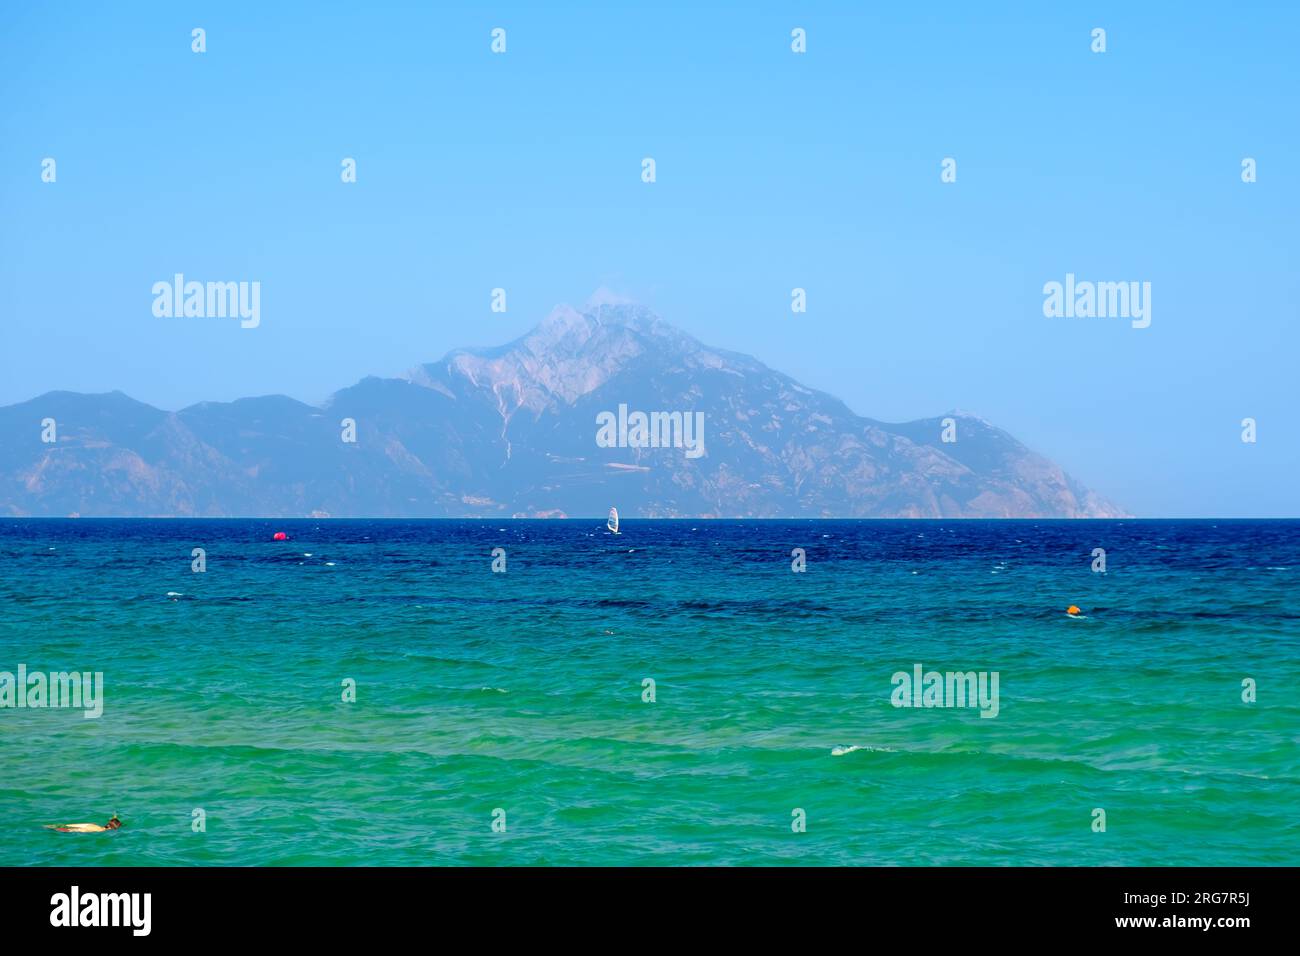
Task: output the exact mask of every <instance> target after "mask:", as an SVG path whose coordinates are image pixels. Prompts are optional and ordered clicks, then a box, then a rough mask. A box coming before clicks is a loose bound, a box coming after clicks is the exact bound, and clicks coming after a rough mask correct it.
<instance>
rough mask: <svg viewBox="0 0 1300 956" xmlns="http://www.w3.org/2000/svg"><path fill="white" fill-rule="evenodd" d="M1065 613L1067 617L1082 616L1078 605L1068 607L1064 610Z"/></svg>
mask: <svg viewBox="0 0 1300 956" xmlns="http://www.w3.org/2000/svg"><path fill="white" fill-rule="evenodd" d="M1065 613H1066V614H1069V615H1075V614H1082V613H1083V612H1082V611H1080V610H1079V605H1077V604H1071V605H1070V606H1069V607H1067V608H1066V609H1065Z"/></svg>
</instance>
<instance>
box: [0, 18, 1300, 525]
mask: <svg viewBox="0 0 1300 956" xmlns="http://www.w3.org/2000/svg"><path fill="white" fill-rule="evenodd" d="M543 6H544V7H545V9H542V7H543ZM635 6H636V7H637V9H635V10H634V9H632V7H633V5H632V4H630V3H620V4H613V3H597V2H592V3H583V4H577V3H547V4H545V5H542V4H536V3H529V4H493V3H471V2H463V3H409V4H401V5H388V4H369V3H357V4H324V3H310V4H306V3H304V4H292V3H248V4H243V3H210V4H207V3H198V4H175V3H157V4H154V3H130V4H112V5H109V4H98V3H96V4H92V3H60V4H44V5H40V4H5V5H4V7H3V9H2V10H0V97H2V99H0V102H2V103H3V107H0V321H2V322H3V328H2V329H0V403H3V404H8V403H11V402H15V401H21V400H25V399H28V398H31V397H33V396H35V395H37V394H40V393H42V392H45V391H48V390H50V389H55V388H66V389H76V390H81V391H107V390H111V389H119V388H120V389H122V390H124V391H126V392H128V393H129V394H131V395H133V396H135V397H137V398H139V399H141V400H144V401H148V402H151V403H153V404H156V405H159V406H162V407H165V408H179V407H182V406H184V405H186V404H189V403H192V402H196V401H200V400H203V399H231V398H235V397H239V396H242V395H255V394H266V393H271V392H284V393H286V394H289V395H293V396H295V397H297V398H301V399H304V400H307V401H319V400H321V399H322V398H324V397H325V396H326V395H327V394H328V393H330V392H332V391H333V390H335V389H337V388H340V387H343V386H345V385H348V384H351V383H352V382H354V381H356V380H357V379H359V378H360V377H362V376H363V375H367V374H380V375H393V374H398V373H400V372H402V371H403V370H405V369H406V368H409V367H410V366H412V365H415V364H417V363H419V362H423V361H430V360H433V359H436V358H439V357H441V355H442V354H443V353H445V352H446V351H447V350H449V349H451V348H455V347H458V346H464V345H492V344H498V343H501V342H504V341H506V340H507V339H509V338H512V337H514V336H516V335H518V334H520V333H522V332H524V331H525V330H526V329H527V328H529V327H531V325H533V324H534V323H535V322H536V321H537V320H538V319H540V318H541V317H542V316H543V315H544V314H545V313H546V312H547V311H549V310H550V308H551V307H552V306H553V305H554V304H556V303H558V302H572V303H575V304H579V303H581V302H582V301H583V300H584V299H586V297H587V296H588V295H589V294H590V293H591V292H592V291H593V290H594V289H595V288H597V287H598V286H608V287H610V288H611V289H614V290H615V291H617V292H620V293H622V294H624V295H627V296H629V297H632V298H635V299H637V300H639V301H642V302H644V303H646V304H647V305H650V306H651V307H653V308H655V309H656V310H658V311H659V312H660V313H661V314H662V315H663V316H664V317H665V318H667V319H668V320H669V321H671V322H673V323H675V324H677V325H679V326H681V327H682V328H684V329H686V330H687V331H689V332H691V333H693V334H695V335H696V336H697V337H699V338H701V339H703V340H704V341H706V342H709V343H711V344H715V345H718V346H722V347H727V348H732V349H736V350H739V351H744V352H748V353H751V354H753V355H755V356H757V357H758V358H760V359H762V360H764V361H766V362H767V363H768V364H770V365H773V366H775V367H777V368H779V369H781V370H783V371H785V372H788V373H790V374H791V375H793V376H795V377H796V378H798V379H800V380H802V381H804V382H805V383H807V384H808V385H811V386H814V387H818V388H822V389H825V390H827V391H830V392H832V393H834V394H836V395H838V396H839V397H841V398H843V399H844V400H845V401H846V402H847V403H848V404H849V405H850V406H851V407H852V408H854V409H855V410H856V411H858V412H860V413H862V414H865V415H870V416H873V417H877V418H882V419H886V420H903V419H909V418H916V417H921V416H930V415H935V414H938V413H941V412H943V411H946V410H949V409H951V408H961V409H965V410H969V411H973V412H976V413H978V414H981V415H983V416H985V417H986V418H989V419H990V420H992V421H993V422H995V423H996V424H999V425H1001V426H1003V427H1005V428H1007V429H1008V430H1009V431H1011V432H1012V433H1013V434H1015V435H1016V436H1017V437H1019V438H1021V439H1022V440H1024V441H1025V442H1027V443H1028V444H1029V445H1031V446H1032V447H1034V448H1035V449H1037V450H1039V451H1041V452H1043V453H1044V454H1047V455H1049V456H1050V457H1052V458H1054V459H1056V460H1057V461H1059V462H1061V463H1062V464H1063V465H1064V466H1065V467H1066V468H1067V469H1068V470H1070V471H1071V472H1072V473H1074V474H1075V475H1076V476H1077V477H1079V478H1080V479H1081V480H1082V481H1084V482H1085V483H1086V484H1088V485H1090V486H1092V487H1094V488H1096V489H1097V490H1098V491H1100V492H1102V493H1103V494H1105V495H1107V496H1109V497H1111V498H1113V499H1114V500H1116V501H1118V502H1119V503H1121V504H1123V505H1125V506H1127V507H1128V508H1129V509H1130V510H1133V511H1134V512H1136V513H1139V514H1144V515H1169V516H1180V515H1297V514H1300V506H1298V505H1297V498H1298V495H1300V482H1297V475H1298V474H1300V422H1298V421H1297V419H1298V418H1300V407H1298V406H1300V401H1298V399H1300V384H1298V382H1300V374H1298V373H1297V371H1296V365H1297V345H1300V333H1298V332H1297V320H1298V318H1300V317H1298V316H1297V302H1300V294H1298V293H1300V288H1298V286H1300V278H1298V273H1297V265H1298V264H1300V263H1298V262H1297V258H1298V257H1297V248H1298V243H1297V237H1296V233H1297V227H1298V225H1300V202H1298V201H1297V184H1296V170H1297V169H1298V168H1300V156H1297V143H1298V140H1300V133H1298V131H1297V130H1298V124H1297V118H1298V115H1297V114H1298V110H1297V103H1300V95H1298V94H1300V83H1297V79H1298V76H1300V68H1298V67H1297V62H1298V61H1300V57H1297V56H1296V55H1295V50H1294V45H1295V37H1296V35H1297V28H1300V14H1297V12H1296V10H1295V5H1293V4H1284V3H1275V4H1252V5H1249V6H1247V5H1236V4H1228V3H1221V4H1214V5H1210V4H1195V3H1173V2H1170V3H1142V4H1134V3H1014V4H997V3H988V4H984V3H980V4H976V3H933V2H932V3H917V4H912V3H908V4H901V3H900V4H885V3H843V4H836V3H818V4H811V3H794V2H791V3H759V4H751V5H746V7H747V9H746V10H745V12H743V13H742V12H741V9H740V5H737V4H730V3H727V4H724V3H712V4H706V5H701V4H698V3H672V2H656V3H649V2H647V3H640V4H636V5H635ZM381 7H382V8H383V9H379V8H381ZM614 7H618V8H619V9H618V10H615V9H612V8H614ZM498 26H500V27H504V28H505V29H506V30H507V31H508V33H507V36H508V52H507V53H506V54H505V55H504V56H494V55H492V53H491V52H490V50H489V42H490V37H489V32H490V30H491V29H492V28H493V27H498ZM796 26H798V27H804V28H805V29H806V30H807V31H808V52H807V53H806V54H805V55H802V56H799V55H795V54H793V53H791V51H790V30H791V29H792V28H793V27H796ZM193 27H203V28H205V29H206V30H207V44H208V52H206V53H205V54H202V55H196V54H194V53H192V52H191V50H190V31H191V29H192V28H193ZM1094 27H1104V28H1105V29H1106V31H1107V45H1108V51H1107V52H1106V53H1105V54H1101V55H1098V54H1094V53H1092V52H1091V51H1090V49H1089V45H1090V42H1091V41H1090V35H1089V34H1090V31H1091V30H1092V28H1094ZM46 156H50V157H54V158H55V159H56V160H57V163H58V167H57V169H58V181H57V183H55V184H53V185H49V184H43V183H42V182H41V181H40V163H41V160H42V158H44V157H46ZM345 156H352V157H355V158H356V160H357V163H358V179H359V181H358V183H357V184H355V185H344V184H342V183H341V182H340V181H339V171H340V161H341V160H342V158H343V157H345ZM644 156H653V157H654V158H655V159H656V161H657V163H658V182H657V183H655V184H654V185H650V186H647V185H645V184H643V183H642V182H641V181H640V162H641V159H642V157H644ZM946 156H952V157H954V158H956V160H957V162H958V181H957V183H956V184H952V185H944V184H941V183H940V181H939V169H940V162H941V160H942V159H943V158H944V157H946ZM1246 156H1251V157H1254V158H1256V159H1257V161H1258V164H1259V165H1258V169H1259V181H1258V182H1257V183H1255V184H1252V185H1246V184H1243V183H1242V182H1241V179H1240V163H1241V160H1242V158H1243V157H1246ZM175 272H184V273H185V274H186V275H187V276H188V277H190V278H196V279H200V280H207V279H222V280H226V279H249V280H253V279H256V280H258V281H260V282H261V283H262V324H261V327H260V328H258V329H252V330H243V329H240V328H239V327H238V325H237V324H236V323H230V322H222V321H219V320H189V321H185V320H168V319H158V318H155V317H154V316H153V315H152V312H151V305H152V296H151V294H150V287H151V285H152V284H153V283H154V282H155V281H158V280H160V279H166V278H168V277H170V276H171V275H172V274H173V273H175ZM1067 272H1074V273H1075V274H1076V275H1078V276H1079V277H1080V278H1093V279H1101V280H1128V279H1132V280H1139V281H1149V282H1151V283H1152V286H1153V290H1152V306H1153V321H1152V325H1151V327H1150V328H1148V329H1145V330H1135V329H1131V328H1130V327H1129V324H1128V323H1127V322H1125V321H1122V320H1102V319H1092V320H1087V319H1047V318H1045V317H1044V316H1043V314H1042V300H1043V296H1042V291H1041V290H1042V286H1043V283H1044V282H1047V281H1049V280H1053V279H1056V280H1061V279H1063V278H1064V275H1065V273H1067ZM495 286H501V287H504V288H506V289H507V292H508V296H509V312H508V313H507V314H506V315H499V314H494V313H492V312H491V311H489V307H488V306H489V291H490V290H491V289H492V288H493V287H495ZM794 286H802V287H804V288H806V289H807V290H808V303H809V311H808V313H807V314H806V315H792V314H791V312H790V309H789V301H790V289H791V288H792V287H794ZM1246 416H1252V417H1255V418H1256V419H1258V421H1259V442H1258V444H1256V445H1246V444H1243V443H1242V442H1241V441H1240V437H1239V435H1240V426H1239V422H1240V421H1241V419H1242V418H1243V417H1246Z"/></svg>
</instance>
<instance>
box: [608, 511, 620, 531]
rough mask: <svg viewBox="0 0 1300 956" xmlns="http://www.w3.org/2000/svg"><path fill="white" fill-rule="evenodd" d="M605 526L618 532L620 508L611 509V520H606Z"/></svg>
mask: <svg viewBox="0 0 1300 956" xmlns="http://www.w3.org/2000/svg"><path fill="white" fill-rule="evenodd" d="M605 527H606V528H608V529H609V530H610V531H612V532H613V533H614V534H618V509H617V508H610V509H609V520H608V521H606V522H605Z"/></svg>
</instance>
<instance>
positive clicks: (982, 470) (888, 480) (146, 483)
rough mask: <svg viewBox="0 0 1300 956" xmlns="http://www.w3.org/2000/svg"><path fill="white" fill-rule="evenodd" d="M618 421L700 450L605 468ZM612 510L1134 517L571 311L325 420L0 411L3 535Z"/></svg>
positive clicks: (318, 414) (636, 456) (1038, 461)
mask: <svg viewBox="0 0 1300 956" xmlns="http://www.w3.org/2000/svg"><path fill="white" fill-rule="evenodd" d="M620 406H625V409H624V412H625V416H624V417H625V418H628V419H630V420H631V421H632V428H631V437H632V439H633V442H632V444H633V445H638V443H637V442H636V441H635V439H637V438H638V437H639V436H638V432H637V430H636V426H635V418H634V416H633V413H634V412H637V411H640V412H645V413H651V412H681V413H685V414H684V416H683V417H681V418H680V422H681V423H682V424H685V423H686V422H688V421H689V422H699V421H700V417H701V416H702V421H703V442H702V449H696V450H694V451H692V446H691V445H690V444H689V443H687V444H686V445H685V446H684V447H639V446H638V447H602V446H601V445H600V444H598V441H597V435H598V431H600V429H599V428H598V416H601V415H602V413H608V416H607V417H606V418H604V419H601V421H602V423H605V424H608V422H609V419H610V418H615V419H616V418H617V417H618V416H619V413H620ZM47 418H52V419H54V420H55V422H56V428H57V441H55V442H53V443H46V442H43V441H42V421H43V420H44V419H47ZM345 418H346V419H353V420H355V423H356V441H355V442H345V441H344V440H343V438H342V433H343V428H342V425H341V422H342V421H343V419H345ZM946 418H952V419H953V420H954V421H955V423H956V441H954V442H944V441H943V440H942V438H941V436H942V434H943V432H944V419H946ZM655 424H656V425H657V426H658V425H660V424H662V423H661V422H659V421H658V420H656V423H655ZM672 424H673V425H675V424H677V422H672ZM602 434H603V435H604V436H605V437H606V438H609V437H614V438H617V437H618V434H619V429H618V427H617V426H613V427H609V430H608V431H605V432H603V433H602ZM663 434H665V435H667V434H668V433H667V432H664V433H663ZM611 504H614V505H617V506H618V507H619V509H620V510H621V512H622V513H623V515H624V516H625V517H639V516H644V517H673V516H682V517H688V516H698V517H789V516H806V517H823V516H836V517H972V518H985V517H997V518H1002V517H1017V518H1028V517H1118V516H1123V514H1124V512H1123V511H1122V510H1120V509H1118V508H1116V507H1115V506H1114V505H1112V504H1110V503H1108V502H1106V501H1104V500H1102V499H1101V498H1099V497H1098V496H1097V495H1095V494H1094V493H1092V492H1090V491H1088V490H1087V489H1085V488H1083V487H1081V486H1080V485H1079V484H1078V483H1077V482H1075V481H1074V480H1073V479H1072V478H1071V477H1070V476H1069V475H1067V474H1066V473H1065V472H1064V471H1062V470H1061V469H1060V468H1059V467H1058V466H1057V465H1055V464H1053V463H1052V462H1050V461H1048V460H1047V459H1046V458H1043V457H1042V456H1041V455H1038V454H1035V453H1034V452H1032V451H1030V450H1029V449H1028V448H1026V447H1025V446H1024V445H1022V444H1021V443H1020V442H1018V441H1016V439H1014V438H1013V437H1012V436H1011V435H1009V434H1007V433H1006V432H1005V431H1002V430H1001V429H999V428H996V427H995V426H993V425H991V424H989V423H988V422H986V421H984V420H982V419H980V418H976V417H973V416H969V415H963V414H959V413H955V412H954V413H950V415H947V416H940V417H937V418H932V419H923V420H920V421H914V422H907V423H904V424H899V425H894V424H888V423H885V422H879V421H875V420H873V419H870V418H863V417H862V416H860V415H857V414H855V413H854V412H852V411H851V410H850V409H849V408H848V407H847V406H845V405H844V403H843V402H840V401H839V400H838V399H835V398H833V397H832V396H830V395H827V394H825V393H823V392H818V391H815V390H814V389H810V388H806V387H804V386H803V385H800V384H799V383H798V382H796V381H794V380H793V379H791V378H789V377H788V376H785V375H782V374H781V373H780V372H776V371H774V370H773V369H770V368H768V367H767V366H765V365H763V364H762V363H761V362H759V361H757V360H756V359H753V358H751V357H749V356H747V355H741V354H739V353H736V352H728V351H724V350H722V349H715V348H710V347H708V346H706V345H703V344H702V343H700V342H699V341H697V340H696V339H694V338H692V337H691V336H689V335H687V334H685V333H684V332H682V331H680V330H678V329H676V328H674V327H673V326H671V325H669V324H668V323H666V322H664V321H663V320H662V319H661V318H659V317H658V316H657V315H655V314H654V313H652V312H650V311H649V310H647V309H645V308H642V307H640V306H635V305H628V304H615V303H606V304H598V305H590V306H588V307H586V308H585V309H584V310H583V311H578V310H575V309H572V308H569V307H567V306H561V307H559V308H557V309H556V310H555V311H554V312H552V313H551V314H550V315H549V316H548V317H547V318H546V319H545V320H544V321H543V322H542V323H541V324H540V325H538V326H537V327H536V328H535V329H533V331H531V332H529V333H528V334H527V335H525V336H523V337H522V338H520V339H517V340H516V341H514V342H511V343H509V344H507V345H504V346H502V347H500V348H495V349H464V350H459V351H455V352H452V353H450V354H449V355H447V356H446V357H445V358H443V359H442V360H441V361H440V362H435V363H431V364H427V365H421V366H418V367H416V368H414V369H412V370H411V371H410V372H409V373H407V375H406V376H405V377H403V378H398V379H381V378H366V379H364V380H362V381H361V382H358V383H357V384H356V385H353V386H351V387H350V388H345V389H343V390H342V391H339V392H336V393H335V394H334V395H333V396H332V397H331V398H330V399H329V401H327V402H326V403H325V405H324V406H323V407H316V406H312V405H306V404H304V403H302V402H298V401H295V400H294V399H291V398H287V397H285V396H281V395H273V396H265V397H261V398H245V399H240V400H238V401H235V402H229V403H214V402H203V403H200V404H198V405H193V406H190V407H189V408H185V409H182V410H181V411H178V412H166V411H162V410H159V409H156V408H153V407H151V406H149V405H146V404H143V403H141V402H137V401H135V400H133V399H131V398H129V397H128V396H126V395H124V394H122V393H121V392H112V393H109V394H105V395H84V394H78V393H73V392H50V393H48V394H46V395H42V396H41V397H39V398H36V399H33V400H31V401H29V402H24V403H21V404H17V405H10V406H6V407H3V408H0V515H11V516H14V515H69V514H80V515H86V516H90V515H96V516H159V515H165V516H233V515H250V516H251V515H264V516H276V517H288V516H295V515H301V516H310V515H316V516H333V517H344V516H374V517H389V516H391V517H422V516H428V517H444V516H506V517H508V516H559V515H603V514H604V513H605V512H606V511H607V510H608V508H609V506H610V505H611Z"/></svg>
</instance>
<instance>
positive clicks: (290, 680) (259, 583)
mask: <svg viewBox="0 0 1300 956" xmlns="http://www.w3.org/2000/svg"><path fill="white" fill-rule="evenodd" d="M276 530H284V531H286V532H287V533H288V534H289V536H290V540H288V541H285V542H275V541H272V540H271V536H272V534H273V532H274V531H276ZM623 532H624V533H623V534H621V535H618V536H613V535H609V534H607V533H605V531H604V529H603V522H597V521H592V520H587V521H559V522H533V521H464V522H459V521H431V522H390V521H370V522H366V521H320V522H313V521H279V522H266V521H175V520H169V521H90V520H68V521H23V520H9V521H3V522H0V671H9V672H15V671H16V670H17V667H18V665H19V664H25V665H27V668H28V670H29V672H30V671H64V670H87V671H102V672H103V675H104V712H103V716H102V717H101V718H99V719H97V720H88V719H85V718H83V717H82V715H81V713H80V712H79V711H74V710H67V709H44V710H33V709H21V710H19V709H11V708H6V709H0V820H3V821H4V827H5V834H4V839H3V840H0V864H3V865H13V864H41V865H63V864H116V865H133V864H163V865H169V864H174V865H190V864H237V865H243V864H265V865H283V864H375V865H383V864H433V865H438V864H483V865H498V864H516V865H539V864H574V865H587V864H604V865H642V864H660V865H662V864H673V865H676V864H742V865H746V864H753V865H768V864H805V865H828V864H829V865H839V864H872V865H895V864H896V865H928V864H963V865H964V864H992V865H998V864H1088V865H1092V864H1121V865H1124V864H1132V865H1138V864H1189V865H1229V864H1232V865H1258V864H1292V865H1294V864H1296V863H1300V814H1297V808H1298V807H1300V748H1297V743H1298V742H1300V697H1298V696H1297V693H1296V689H1297V687H1300V609H1298V607H1297V605H1296V603H1295V602H1296V600H1297V595H1300V589H1297V584H1298V583H1300V523H1297V522H1155V521H1153V522H1145V521H1089V522H1025V521H1007V522H994V521H966V522H941V521H915V522H913V521H888V522H871V521H867V522H848V521H844V522H839V521H825V522H822V521H799V522H716V521H636V520H627V521H625V523H624V526H623ZM195 547H202V548H205V549H206V551H207V571H206V572H205V573H202V574H197V573H193V572H191V570H190V562H191V557H190V553H191V549H192V548H195ZM494 547H502V548H505V549H506V554H507V558H506V560H507V571H506V573H504V574H494V573H492V571H491V562H492V558H491V551H492V549H493V548H494ZM795 547H802V548H805V549H806V552H807V561H808V564H807V571H806V573H803V574H795V573H792V572H791V557H790V552H791V549H792V548H795ZM1095 547H1103V548H1105V549H1106V550H1107V566H1108V568H1107V573H1105V574H1096V573H1093V572H1092V571H1091V570H1090V562H1091V552H1092V549H1093V548H1095ZM306 553H310V557H308V556H306ZM169 591H174V592H180V595H179V596H177V597H173V598H170V599H169V598H168V597H167V592H169ZM1070 604H1078V605H1080V606H1081V607H1082V608H1083V610H1084V614H1085V616H1084V618H1083V619H1080V620H1073V619H1071V618H1069V617H1067V616H1066V614H1065V613H1064V608H1065V607H1066V606H1068V605H1070ZM917 663H920V664H922V665H924V668H925V669H926V670H930V669H934V670H938V671H948V670H963V671H966V670H975V671H988V672H992V671H996V672H998V674H999V710H998V714H997V716H996V717H994V718H991V719H990V718H981V717H980V716H979V710H978V709H975V708H960V707H954V708H939V707H936V708H928V709H926V708H897V707H894V706H892V704H891V693H892V692H893V690H894V686H893V684H892V683H891V677H892V675H893V674H894V673H895V672H897V671H907V672H909V673H910V672H911V670H912V668H913V665H914V664H917ZM645 678H652V679H653V680H654V681H655V682H656V685H655V692H656V700H655V701H654V702H653V703H648V702H644V701H643V700H642V693H643V684H642V682H643V679H645ZM1244 678H1253V679H1254V680H1255V681H1257V683H1258V701H1257V702H1255V703H1253V704H1248V703H1244V702H1243V701H1242V680H1243V679H1244ZM345 679H352V680H355V681H356V687H357V689H356V701H355V702H344V701H343V699H342V695H343V687H342V682H343V681H344V680H345ZM851 747H857V748H859V749H856V750H849V751H848V752H844V753H841V754H840V755H838V756H836V755H833V751H834V750H835V749H836V748H842V749H847V748H851ZM196 808H201V809H202V810H203V811H204V812H205V814H206V827H207V829H206V832H200V833H195V832H193V830H192V826H191V823H192V820H193V812H194V810H195V809H196ZM497 808H501V809H503V810H504V811H505V821H506V830H505V832H494V831H493V828H492V823H493V811H494V810H495V809H497ZM796 808H800V809H802V810H803V811H804V813H805V814H806V821H807V829H806V832H802V833H796V832H793V831H792V829H791V822H792V819H793V817H792V811H794V810H795V809H796ZM1094 808H1102V809H1104V810H1105V812H1106V832H1104V833H1094V832H1093V830H1092V822H1093V815H1092V811H1093V809H1094ZM114 811H116V812H118V813H119V814H120V815H121V817H122V818H123V820H124V821H125V822H126V825H125V827H124V828H123V829H122V830H120V831H118V832H115V833H111V834H99V835H73V834H57V833H52V832H50V831H47V830H44V829H42V828H41V825H42V824H45V823H61V822H81V821H93V822H101V823H102V822H103V821H104V820H105V819H107V817H108V816H109V815H110V814H111V813H113V812H114Z"/></svg>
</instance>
